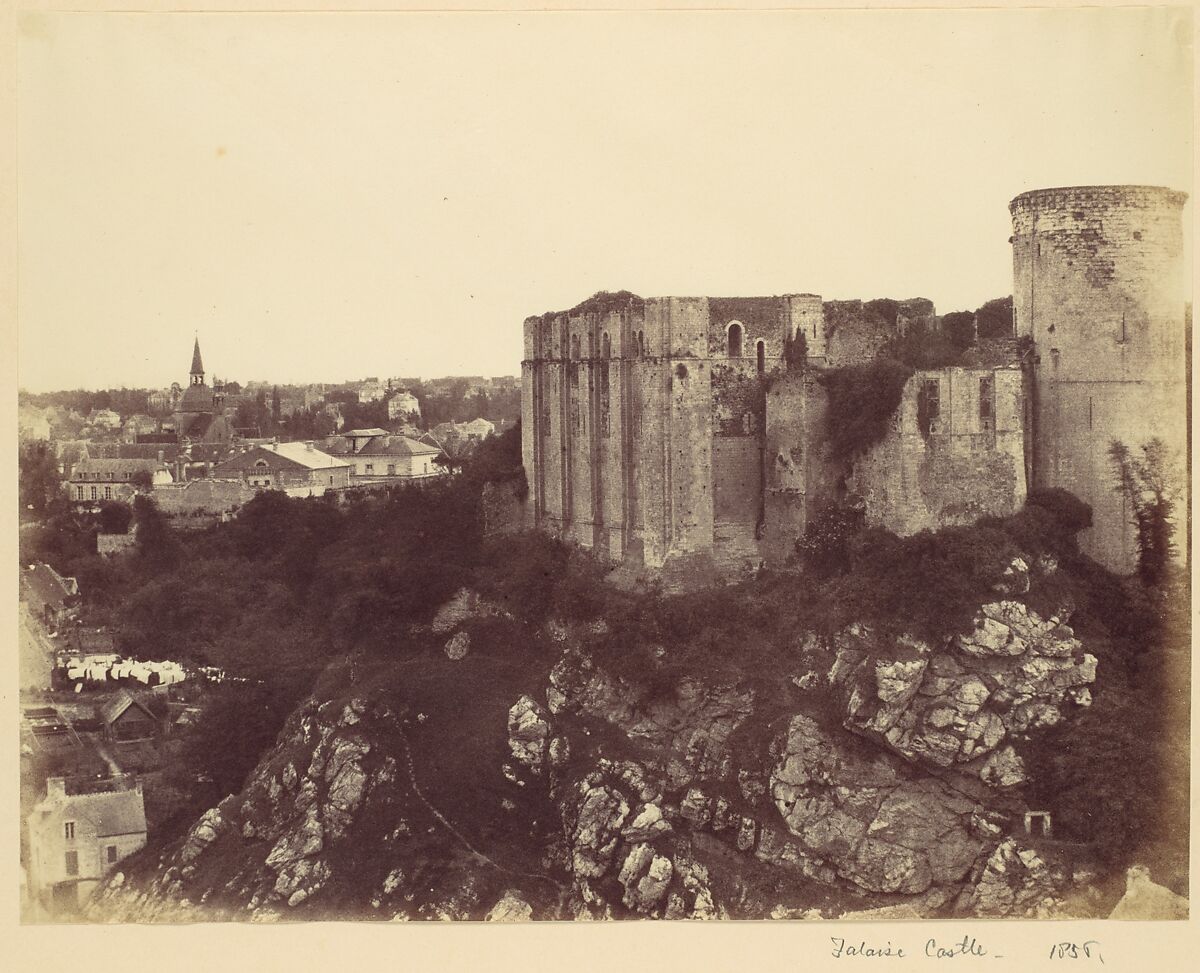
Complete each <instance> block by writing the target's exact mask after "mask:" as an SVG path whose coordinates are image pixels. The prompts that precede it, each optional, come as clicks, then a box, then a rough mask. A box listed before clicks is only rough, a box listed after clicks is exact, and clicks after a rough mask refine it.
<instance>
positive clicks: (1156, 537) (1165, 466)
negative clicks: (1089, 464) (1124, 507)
mask: <svg viewBox="0 0 1200 973" xmlns="http://www.w3.org/2000/svg"><path fill="white" fill-rule="evenodd" d="M1141 454H1142V455H1141V456H1140V457H1138V456H1136V455H1135V454H1134V453H1133V452H1132V451H1131V450H1130V449H1129V447H1128V446H1126V445H1125V444H1124V443H1122V442H1119V441H1117V440H1113V441H1112V443H1111V444H1109V448H1108V455H1109V459H1110V460H1111V461H1112V467H1113V474H1114V476H1115V477H1116V481H1117V487H1116V489H1117V491H1118V492H1119V493H1121V494H1122V495H1123V496H1124V498H1125V500H1126V502H1127V503H1128V504H1129V509H1130V510H1131V511H1132V515H1133V516H1132V520H1133V525H1134V527H1135V528H1136V530H1137V548H1138V573H1139V574H1140V575H1141V577H1142V580H1143V581H1144V582H1145V583H1146V584H1149V585H1157V584H1161V583H1162V582H1163V580H1164V579H1165V578H1166V576H1167V572H1168V569H1169V567H1170V565H1171V561H1172V559H1173V558H1174V557H1175V554H1176V548H1175V508H1176V503H1177V499H1176V498H1177V496H1178V495H1179V493H1180V492H1181V491H1180V482H1181V480H1182V477H1181V476H1180V475H1179V474H1178V473H1177V472H1175V471H1174V470H1173V469H1172V462H1171V457H1170V455H1169V452H1168V450H1167V445H1166V443H1164V442H1163V441H1162V440H1161V439H1158V438H1154V439H1151V440H1150V441H1149V442H1148V443H1146V444H1145V445H1144V446H1143V447H1142V449H1141Z"/></svg>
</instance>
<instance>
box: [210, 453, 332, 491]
mask: <svg viewBox="0 0 1200 973" xmlns="http://www.w3.org/2000/svg"><path fill="white" fill-rule="evenodd" d="M350 469H351V467H350V464H349V463H347V462H345V461H344V460H343V459H342V458H340V457H336V456H331V455H330V454H329V453H326V452H324V451H322V450H320V449H317V447H316V445H315V444H314V443H311V442H305V443H269V444H266V445H256V446H249V447H247V448H245V449H244V450H242V451H240V452H237V453H235V454H234V455H233V456H231V457H229V458H228V459H226V460H225V461H224V462H222V463H219V464H217V465H216V466H215V467H214V468H213V470H212V473H211V474H210V477H211V479H213V480H214V481H217V480H231V481H238V482H241V483H242V484H244V485H245V486H248V487H251V488H253V489H254V490H282V491H283V492H285V493H287V494H289V495H290V496H298V497H305V496H321V495H323V494H324V493H325V492H326V491H327V490H340V489H344V488H346V487H347V486H349V485H350Z"/></svg>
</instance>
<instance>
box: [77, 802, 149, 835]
mask: <svg viewBox="0 0 1200 973" xmlns="http://www.w3.org/2000/svg"><path fill="white" fill-rule="evenodd" d="M59 802H60V808H61V811H62V813H63V815H64V816H70V815H77V816H79V817H82V818H87V819H88V820H89V821H91V822H92V824H93V825H95V827H96V837H97V838H111V837H115V836H117V835H125V834H143V833H144V832H145V830H146V804H145V801H144V800H143V799H142V793H141V791H137V790H128V791H114V792H111V793H106V794H72V795H69V796H67V797H60V798H59Z"/></svg>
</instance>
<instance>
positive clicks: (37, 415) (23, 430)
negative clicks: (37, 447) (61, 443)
mask: <svg viewBox="0 0 1200 973" xmlns="http://www.w3.org/2000/svg"><path fill="white" fill-rule="evenodd" d="M17 438H18V439H19V440H20V441H21V442H29V441H31V440H38V439H49V438H50V419H49V417H48V416H47V414H46V411H45V410H44V409H31V408H28V407H27V406H21V407H20V408H19V409H18V410H17Z"/></svg>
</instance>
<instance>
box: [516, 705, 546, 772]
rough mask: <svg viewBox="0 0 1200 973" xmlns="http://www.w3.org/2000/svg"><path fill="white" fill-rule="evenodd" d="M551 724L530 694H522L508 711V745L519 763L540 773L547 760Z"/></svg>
mask: <svg viewBox="0 0 1200 973" xmlns="http://www.w3.org/2000/svg"><path fill="white" fill-rule="evenodd" d="M549 736H550V724H549V723H547V722H546V712H545V710H544V709H542V707H541V705H540V704H539V703H538V702H537V701H536V700H534V699H533V698H531V697H529V696H522V697H521V698H520V699H518V700H517V701H516V702H515V703H514V704H513V706H512V709H510V710H509V711H508V746H509V749H510V750H511V751H512V755H513V757H514V758H515V759H516V760H517V762H518V763H521V764H524V765H525V766H526V767H528V768H529V769H530V770H532V771H533V772H534V773H539V772H540V771H541V769H542V764H543V763H545V761H546V746H547V743H548V737H549Z"/></svg>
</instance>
